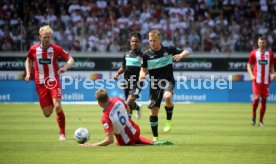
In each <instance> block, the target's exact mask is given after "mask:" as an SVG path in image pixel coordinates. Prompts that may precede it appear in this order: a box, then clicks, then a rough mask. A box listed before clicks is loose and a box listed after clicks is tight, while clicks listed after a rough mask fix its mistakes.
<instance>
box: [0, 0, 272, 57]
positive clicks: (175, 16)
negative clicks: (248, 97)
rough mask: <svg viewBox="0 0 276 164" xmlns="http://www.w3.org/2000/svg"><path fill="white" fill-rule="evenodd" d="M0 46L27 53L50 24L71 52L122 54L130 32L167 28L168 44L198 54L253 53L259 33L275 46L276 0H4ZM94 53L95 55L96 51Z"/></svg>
mask: <svg viewBox="0 0 276 164" xmlns="http://www.w3.org/2000/svg"><path fill="white" fill-rule="evenodd" d="M0 6H1V8H0V45H1V47H0V50H1V51H27V50H28V49H29V47H30V46H31V45H32V44H34V43H35V42H37V41H38V38H37V37H38V29H39V27H41V26H42V25H45V24H49V25H50V26H51V27H52V28H53V29H54V31H55V33H54V35H53V41H54V42H55V43H56V44H58V45H61V46H62V47H64V48H65V49H67V50H68V51H71V52H120V51H125V50H127V49H128V40H129V33H130V32H132V31H140V32H141V34H142V35H143V38H144V39H143V44H144V47H146V46H147V33H148V32H149V31H150V30H152V29H158V30H160V31H161V32H162V40H163V44H164V45H175V46H177V47H182V48H187V49H190V50H192V51H193V52H211V53H217V52H223V53H234V52H248V51H249V50H251V49H253V48H255V47H256V39H257V37H258V36H259V35H262V36H266V37H267V39H268V47H269V48H270V49H272V50H274V51H275V50H276V28H275V27H276V1H275V0H198V1H196V0H68V1H65V0H59V1H56V0H35V1H34V0H2V1H0ZM91 55H93V53H91Z"/></svg>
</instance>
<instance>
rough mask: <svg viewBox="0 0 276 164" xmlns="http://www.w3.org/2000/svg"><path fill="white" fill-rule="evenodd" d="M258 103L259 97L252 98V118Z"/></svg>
mask: <svg viewBox="0 0 276 164" xmlns="http://www.w3.org/2000/svg"><path fill="white" fill-rule="evenodd" d="M258 104H259V99H258V98H257V99H254V100H253V109H252V116H253V118H256V111H257V108H258Z"/></svg>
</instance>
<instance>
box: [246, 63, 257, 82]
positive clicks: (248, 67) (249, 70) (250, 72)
mask: <svg viewBox="0 0 276 164" xmlns="http://www.w3.org/2000/svg"><path fill="white" fill-rule="evenodd" d="M247 72H248V73H249V75H250V78H251V80H255V76H254V75H253V72H252V67H251V64H250V63H247Z"/></svg>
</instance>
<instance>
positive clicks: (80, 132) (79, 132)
mask: <svg viewBox="0 0 276 164" xmlns="http://www.w3.org/2000/svg"><path fill="white" fill-rule="evenodd" d="M89 137H90V134H89V131H88V130H87V129H86V128H78V129H76V130H75V132H74V138H75V140H76V141H77V142H78V143H79V144H83V143H85V142H86V141H88V140H89Z"/></svg>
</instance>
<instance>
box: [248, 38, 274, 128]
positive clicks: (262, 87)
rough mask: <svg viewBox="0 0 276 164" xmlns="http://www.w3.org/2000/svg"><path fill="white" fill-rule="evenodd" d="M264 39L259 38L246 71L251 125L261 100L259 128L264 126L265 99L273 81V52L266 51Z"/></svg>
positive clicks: (254, 121) (253, 123)
mask: <svg viewBox="0 0 276 164" xmlns="http://www.w3.org/2000/svg"><path fill="white" fill-rule="evenodd" d="M266 44H267V42H266V38H265V37H259V39H258V47H259V49H257V50H253V51H251V52H250V57H249V60H248V64H247V71H248V73H249V75H250V78H251V80H252V89H253V94H254V99H253V103H252V106H253V109H252V125H255V124H256V111H257V108H258V104H259V100H260V98H261V108H260V119H259V126H261V127H263V126H264V121H263V119H264V115H265V111H266V98H267V97H268V96H269V85H270V81H271V80H274V79H275V70H274V56H273V52H272V51H270V50H266ZM252 67H253V71H252Z"/></svg>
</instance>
